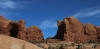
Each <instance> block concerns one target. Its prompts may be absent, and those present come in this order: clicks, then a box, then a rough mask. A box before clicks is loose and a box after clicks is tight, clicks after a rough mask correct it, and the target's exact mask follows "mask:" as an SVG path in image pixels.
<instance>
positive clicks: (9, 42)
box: [0, 34, 42, 49]
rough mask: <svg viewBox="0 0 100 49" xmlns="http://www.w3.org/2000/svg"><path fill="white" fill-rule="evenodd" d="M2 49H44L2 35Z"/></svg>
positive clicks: (0, 42)
mask: <svg viewBox="0 0 100 49" xmlns="http://www.w3.org/2000/svg"><path fill="white" fill-rule="evenodd" d="M0 39H2V40H0V49H42V48H40V47H38V46H36V45H34V44H31V43H28V42H26V41H23V40H20V39H16V38H13V37H9V36H5V35H1V34H0Z"/></svg>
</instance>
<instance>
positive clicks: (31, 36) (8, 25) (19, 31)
mask: <svg viewBox="0 0 100 49" xmlns="http://www.w3.org/2000/svg"><path fill="white" fill-rule="evenodd" d="M25 23H26V22H25V21H24V20H19V21H11V20H7V19H5V18H4V17H3V16H0V34H4V35H8V36H11V37H15V38H18V39H22V40H26V41H29V42H32V41H41V40H43V38H44V37H43V34H42V31H41V30H40V29H39V28H38V27H36V26H31V27H29V28H26V27H25Z"/></svg>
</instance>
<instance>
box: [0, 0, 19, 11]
mask: <svg viewBox="0 0 100 49" xmlns="http://www.w3.org/2000/svg"><path fill="white" fill-rule="evenodd" d="M18 5H19V3H17V2H14V1H11V0H0V8H3V9H5V8H10V9H13V8H16V7H17V6H18Z"/></svg>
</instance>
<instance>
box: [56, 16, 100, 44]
mask: <svg viewBox="0 0 100 49" xmlns="http://www.w3.org/2000/svg"><path fill="white" fill-rule="evenodd" d="M57 25H58V31H57V34H56V35H55V37H54V38H56V39H61V40H63V41H67V42H89V41H97V40H99V39H100V28H99V27H96V26H95V25H92V24H82V23H81V22H80V21H79V20H77V19H76V18H74V17H69V18H64V19H63V21H57Z"/></svg>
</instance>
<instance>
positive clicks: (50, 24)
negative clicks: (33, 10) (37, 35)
mask: <svg viewBox="0 0 100 49" xmlns="http://www.w3.org/2000/svg"><path fill="white" fill-rule="evenodd" d="M55 27H57V23H56V22H54V21H49V20H45V21H43V22H42V23H41V25H40V28H42V29H46V28H55Z"/></svg>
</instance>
